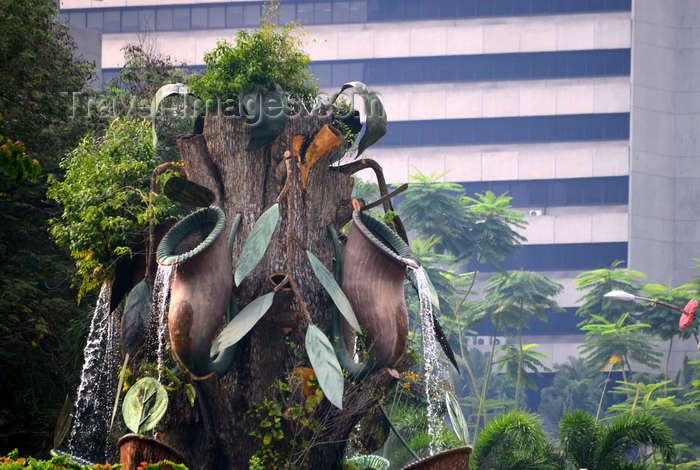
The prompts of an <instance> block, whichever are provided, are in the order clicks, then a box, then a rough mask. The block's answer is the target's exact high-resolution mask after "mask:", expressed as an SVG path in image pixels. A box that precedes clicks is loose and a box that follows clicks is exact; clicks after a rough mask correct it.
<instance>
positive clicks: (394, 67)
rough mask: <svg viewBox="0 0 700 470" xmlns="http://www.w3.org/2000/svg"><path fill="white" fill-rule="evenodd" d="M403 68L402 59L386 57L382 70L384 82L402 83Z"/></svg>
mask: <svg viewBox="0 0 700 470" xmlns="http://www.w3.org/2000/svg"><path fill="white" fill-rule="evenodd" d="M409 60H410V59H409ZM403 69H404V59H387V60H386V68H385V70H384V80H385V82H384V83H403Z"/></svg>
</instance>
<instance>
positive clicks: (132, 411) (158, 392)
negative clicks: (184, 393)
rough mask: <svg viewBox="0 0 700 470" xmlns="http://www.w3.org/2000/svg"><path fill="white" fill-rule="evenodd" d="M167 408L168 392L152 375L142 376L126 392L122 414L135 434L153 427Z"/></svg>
mask: <svg viewBox="0 0 700 470" xmlns="http://www.w3.org/2000/svg"><path fill="white" fill-rule="evenodd" d="M167 408H168V392H166V391H165V387H163V386H162V385H161V384H160V383H158V381H157V380H156V379H154V378H152V377H144V378H143V379H141V380H139V381H138V382H136V383H135V384H134V385H133V386H132V387H131V388H130V389H129V391H128V392H127V393H126V396H125V397H124V403H123V404H122V415H123V416H124V422H125V423H126V426H127V427H128V428H129V429H131V431H132V432H134V433H135V434H142V433H144V432H146V431H149V430H151V429H153V428H154V427H155V426H156V424H158V421H160V420H161V418H162V417H163V415H165V410H167Z"/></svg>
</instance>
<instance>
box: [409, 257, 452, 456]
mask: <svg viewBox="0 0 700 470" xmlns="http://www.w3.org/2000/svg"><path fill="white" fill-rule="evenodd" d="M408 267H409V269H411V270H412V271H413V274H414V275H415V279H416V288H417V289H418V299H419V301H420V312H419V314H420V318H421V333H422V334H421V338H422V347H423V364H424V368H425V397H426V400H427V402H428V408H427V415H428V434H429V435H430V436H437V435H438V434H439V431H440V429H441V428H442V426H443V423H442V419H441V418H440V416H439V415H438V413H437V410H438V407H439V402H440V401H441V400H442V392H441V391H440V381H441V380H442V379H443V377H444V370H443V367H442V364H441V363H440V361H439V360H438V358H439V355H440V349H439V347H438V342H437V340H436V338H435V330H434V328H433V304H432V302H431V301H430V288H429V287H428V278H427V274H426V273H425V270H424V269H423V268H422V267H416V266H415V263H413V264H409V265H408ZM429 450H430V455H433V454H436V453H438V452H440V451H441V450H442V449H440V448H439V447H438V443H437V442H435V439H433V440H431V441H430V448H429Z"/></svg>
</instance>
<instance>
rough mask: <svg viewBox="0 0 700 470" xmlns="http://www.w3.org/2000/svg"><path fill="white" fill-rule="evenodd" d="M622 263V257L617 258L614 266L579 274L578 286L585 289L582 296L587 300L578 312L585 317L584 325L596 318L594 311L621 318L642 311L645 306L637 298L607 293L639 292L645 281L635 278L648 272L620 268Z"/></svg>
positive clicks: (614, 318) (582, 300) (582, 298)
mask: <svg viewBox="0 0 700 470" xmlns="http://www.w3.org/2000/svg"><path fill="white" fill-rule="evenodd" d="M621 264H622V262H621V261H616V262H614V263H613V264H612V266H611V267H610V268H602V269H595V270H593V271H587V272H583V273H581V274H579V275H578V276H577V277H576V280H575V281H574V283H575V284H576V285H577V287H576V290H580V291H584V292H585V294H584V296H583V297H581V298H580V299H579V300H578V302H583V305H582V306H581V307H580V308H579V309H578V310H577V311H576V315H578V316H580V317H583V318H584V320H583V321H582V322H581V325H585V324H587V323H590V322H592V321H593V320H592V319H591V318H590V317H591V315H598V316H601V317H603V318H605V319H606V320H610V321H617V319H618V318H620V317H621V316H622V315H623V314H625V313H633V312H639V311H640V310H641V309H642V307H640V306H639V305H638V304H635V303H634V302H621V301H619V300H615V299H608V298H605V297H603V296H604V295H605V294H607V293H608V292H610V291H613V290H621V291H625V292H629V293H630V294H634V295H638V294H639V290H640V288H641V284H640V282H639V281H638V280H637V279H635V278H643V277H645V276H644V274H642V273H640V272H638V271H633V270H631V269H620V268H619V266H620V265H621Z"/></svg>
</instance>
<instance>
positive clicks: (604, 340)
mask: <svg viewBox="0 0 700 470" xmlns="http://www.w3.org/2000/svg"><path fill="white" fill-rule="evenodd" d="M591 317H592V319H593V320H596V321H597V323H591V324H589V325H586V326H584V327H582V328H581V329H582V330H587V331H588V333H587V334H586V339H587V340H588V341H590V342H588V343H586V344H584V345H582V346H579V349H580V350H581V352H582V353H583V354H585V355H586V364H587V365H588V366H589V367H593V368H595V369H603V368H605V367H606V366H607V365H608V364H611V367H612V369H613V370H616V369H617V370H622V371H623V374H624V373H625V371H631V369H632V366H631V365H630V361H633V362H636V363H637V364H643V365H645V366H647V367H651V368H658V364H659V359H658V358H659V357H660V356H661V353H660V352H659V351H656V350H655V349H654V347H653V343H654V340H653V339H652V338H651V337H649V336H647V335H645V334H644V333H641V332H640V330H641V329H643V328H648V327H649V325H646V324H641V323H635V324H631V325H626V324H625V323H626V322H627V314H624V315H622V316H621V317H620V318H619V319H618V320H617V322H615V323H613V322H609V321H607V320H605V318H603V317H600V316H598V315H591ZM591 338H595V339H593V340H592V341H591Z"/></svg>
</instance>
